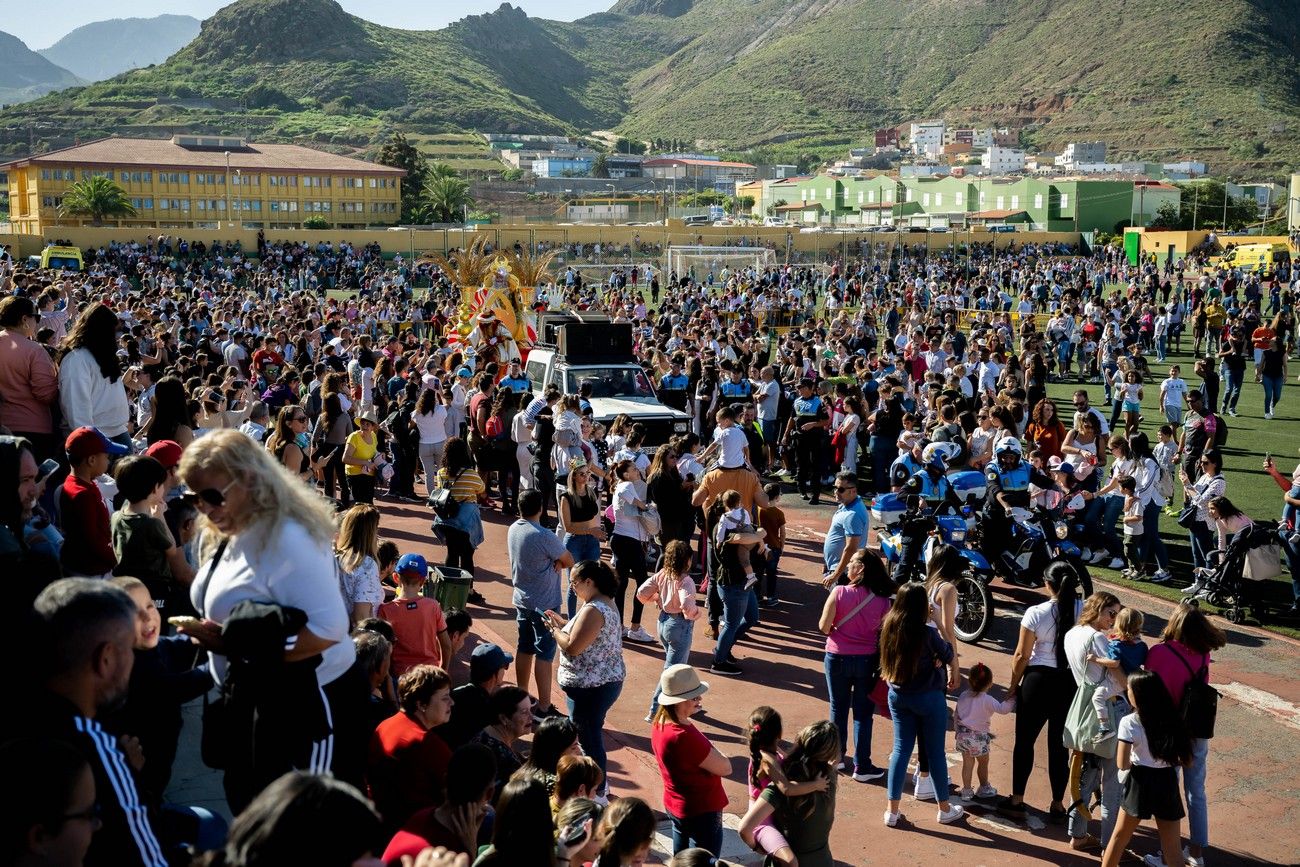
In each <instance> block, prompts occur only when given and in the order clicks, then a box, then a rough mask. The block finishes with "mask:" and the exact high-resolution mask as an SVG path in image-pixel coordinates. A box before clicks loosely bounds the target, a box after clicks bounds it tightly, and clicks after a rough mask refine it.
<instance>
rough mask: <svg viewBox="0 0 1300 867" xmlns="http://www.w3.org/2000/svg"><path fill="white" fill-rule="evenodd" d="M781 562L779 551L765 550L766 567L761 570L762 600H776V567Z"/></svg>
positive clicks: (774, 549)
mask: <svg viewBox="0 0 1300 867" xmlns="http://www.w3.org/2000/svg"><path fill="white" fill-rule="evenodd" d="M780 562H781V549H780V548H768V549H767V566H766V567H764V569H763V584H762V587H763V598H764V599H775V598H776V567H777V564H778V563H780Z"/></svg>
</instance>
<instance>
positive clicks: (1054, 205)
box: [763, 175, 1179, 232]
mask: <svg viewBox="0 0 1300 867" xmlns="http://www.w3.org/2000/svg"><path fill="white" fill-rule="evenodd" d="M765 184H766V186H765V195H764V197H763V198H764V200H765V201H767V202H768V203H771V204H774V205H775V208H774V211H775V212H776V213H778V214H780V215H782V216H785V217H786V218H787V219H789V220H790V221H791V222H796V223H807V224H821V225H864V226H888V225H900V224H901V225H905V226H925V227H931V226H949V227H954V228H964V227H967V226H974V225H989V224H994V223H1016V224H1023V225H1025V226H1027V227H1028V228H1030V229H1032V230H1036V231H1046V232H1074V231H1078V232H1089V231H1106V232H1113V231H1115V228H1116V226H1117V225H1121V224H1128V223H1129V222H1131V221H1133V222H1137V223H1140V224H1145V223H1147V222H1149V221H1150V219H1151V218H1152V217H1153V216H1154V215H1155V213H1156V210H1157V209H1158V207H1159V205H1160V204H1161V203H1162V202H1165V201H1172V202H1173V204H1174V205H1177V204H1178V195H1179V194H1178V191H1177V189H1176V188H1174V187H1171V186H1169V185H1167V184H1157V183H1146V184H1142V183H1137V184H1135V182H1134V181H1131V180H1111V179H1104V178H1098V179H1092V178H1070V179H1050V178H1037V177H1005V178H985V177H974V176H967V177H952V176H949V175H935V176H931V177H915V178H901V179H899V178H892V177H888V176H885V175H877V176H873V177H836V176H832V175H816V176H813V177H805V178H790V179H786V180H781V181H772V182H765ZM1139 196H1140V198H1141V204H1139Z"/></svg>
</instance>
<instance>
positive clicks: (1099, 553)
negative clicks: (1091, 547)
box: [1088, 548, 1110, 566]
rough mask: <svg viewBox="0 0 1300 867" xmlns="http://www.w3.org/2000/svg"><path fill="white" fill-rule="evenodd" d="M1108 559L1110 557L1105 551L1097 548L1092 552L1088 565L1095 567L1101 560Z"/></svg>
mask: <svg viewBox="0 0 1300 867" xmlns="http://www.w3.org/2000/svg"><path fill="white" fill-rule="evenodd" d="M1109 559H1110V555H1109V554H1107V553H1106V549H1105V548H1098V549H1097V550H1096V551H1093V552H1092V559H1091V560H1089V561H1088V563H1089V564H1091V565H1093V566H1096V565H1097V564H1099V563H1101V562H1102V561H1103V560H1109Z"/></svg>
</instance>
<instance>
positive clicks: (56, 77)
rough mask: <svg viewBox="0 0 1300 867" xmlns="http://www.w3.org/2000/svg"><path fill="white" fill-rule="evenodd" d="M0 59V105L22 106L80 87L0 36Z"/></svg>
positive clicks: (68, 74)
mask: <svg viewBox="0 0 1300 867" xmlns="http://www.w3.org/2000/svg"><path fill="white" fill-rule="evenodd" d="M0 57H3V58H4V61H3V62H0V105H6V104H13V103H18V102H26V101H27V100H29V99H36V98H37V97H38V96H40V95H41V94H45V93H49V92H50V91H52V90H60V89H62V88H65V87H72V86H74V85H77V84H82V83H83V82H82V80H81V79H80V78H77V76H75V75H73V74H72V73H71V72H69V71H68V70H66V69H63V68H62V67H59V66H56V65H55V64H53V63H51V62H50V61H48V60H46V59H45V58H44V57H41V55H39V54H37V53H36V52H35V51H32V50H31V49H30V48H28V47H27V46H26V45H25V44H24V43H23V41H22V40H21V39H19V38H18V37H17V36H11V35H9V34H8V33H0Z"/></svg>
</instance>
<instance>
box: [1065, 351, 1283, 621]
mask: <svg viewBox="0 0 1300 867" xmlns="http://www.w3.org/2000/svg"><path fill="white" fill-rule="evenodd" d="M1190 343H1191V341H1190V338H1187V337H1184V340H1183V349H1184V353H1182V354H1175V355H1170V356H1169V360H1168V363H1166V364H1159V363H1157V362H1156V361H1155V359H1154V357H1152V358H1151V359H1150V366H1151V375H1152V382H1150V383H1148V384H1147V385H1146V386H1145V387H1144V389H1143V391H1144V399H1143V401H1142V414H1143V418H1144V419H1145V420H1144V422H1143V424H1142V431H1143V432H1144V433H1146V434H1147V436H1149V437H1150V438H1151V442H1152V443H1153V444H1154V443H1155V442H1156V432H1157V431H1158V430H1159V428H1160V425H1161V424H1163V423H1164V413H1163V412H1161V410H1160V406H1159V402H1160V380H1161V379H1164V378H1165V376H1166V375H1167V374H1168V371H1169V365H1170V364H1178V365H1180V367H1181V371H1180V373H1181V375H1182V378H1183V379H1185V380H1187V383H1188V385H1189V386H1190V387H1191V388H1196V387H1198V385H1199V380H1198V379H1197V378H1196V376H1195V374H1194V373H1192V364H1193V361H1194V359H1193V358H1192V356H1191V355H1190V354H1187V352H1186V350H1188V349H1189V348H1190ZM1297 372H1300V364H1292V365H1291V368H1290V373H1291V375H1290V376H1289V377H1288V380H1287V383H1286V385H1285V387H1284V388H1283V392H1282V400H1281V402H1280V403H1279V405H1278V408H1277V410H1276V411H1275V413H1274V416H1273V419H1272V420H1270V421H1266V420H1265V419H1264V392H1263V386H1261V385H1260V384H1259V383H1256V382H1255V381H1254V374H1253V371H1252V369H1251V368H1250V367H1249V366H1248V367H1247V370H1246V377H1245V383H1244V385H1243V386H1242V390H1241V400H1240V402H1239V403H1238V404H1237V412H1238V414H1239V415H1238V417H1237V418H1231V417H1226V418H1225V421H1226V422H1227V423H1228V428H1229V434H1228V443H1227V445H1226V446H1224V448H1223V450H1222V451H1223V456H1224V477H1225V479H1226V480H1227V490H1226V492H1225V494H1226V496H1227V497H1228V499H1230V500H1232V502H1233V503H1234V504H1235V505H1236V506H1237V507H1238V508H1240V509H1241V510H1242V511H1244V512H1245V513H1246V514H1248V515H1250V516H1251V517H1252V518H1258V519H1269V520H1277V518H1278V517H1279V515H1280V514H1281V509H1282V491H1281V490H1280V489H1279V488H1278V486H1277V483H1276V482H1274V481H1273V479H1272V478H1271V477H1270V476H1269V475H1268V474H1267V473H1265V472H1264V471H1263V469H1262V464H1263V460H1264V455H1265V454H1267V453H1272V455H1273V460H1274V462H1275V464H1276V465H1277V467H1278V469H1279V471H1281V473H1282V474H1283V475H1285V476H1290V474H1291V471H1292V470H1293V469H1294V468H1295V466H1296V463H1297V462H1300V454H1298V453H1297V446H1300V386H1297V384H1296V381H1295V375H1296V373H1297ZM1076 388H1085V389H1086V390H1087V392H1088V396H1089V402H1090V403H1091V404H1092V405H1093V406H1095V407H1098V408H1099V409H1102V410H1103V411H1105V412H1107V420H1108V421H1109V408H1108V407H1106V406H1105V404H1104V403H1103V400H1102V398H1103V397H1104V391H1103V389H1102V386H1100V385H1084V386H1077V385H1074V384H1071V383H1053V384H1051V385H1049V386H1048V389H1047V392H1048V396H1049V397H1051V398H1053V399H1054V400H1055V401H1056V404H1057V407H1058V408H1059V409H1060V410H1061V413H1062V417H1063V418H1068V417H1069V414H1070V413H1069V412H1068V410H1069V408H1070V398H1071V396H1072V395H1073V393H1074V391H1075V389H1076ZM1222 399H1223V398H1222V396H1220V398H1219V400H1220V403H1221V402H1222ZM1122 425H1123V422H1122V421H1121V429H1122ZM1175 501H1176V502H1177V503H1181V489H1180V487H1179V486H1178V485H1177V484H1175ZM1160 534H1161V538H1162V539H1163V540H1164V542H1165V545H1166V547H1167V548H1168V549H1169V556H1170V559H1171V560H1172V561H1173V563H1174V567H1173V571H1174V575H1175V579H1174V581H1173V582H1171V584H1172V586H1170V587H1161V586H1159V585H1156V584H1150V583H1146V582H1141V583H1134V582H1130V581H1125V580H1124V579H1122V578H1120V577H1119V573H1118V572H1115V571H1112V570H1108V569H1102V570H1098V574H1099V575H1100V576H1102V577H1104V578H1106V580H1108V581H1114V582H1115V583H1117V584H1121V585H1124V586H1128V587H1135V588H1139V589H1141V590H1144V591H1146V592H1149V593H1154V594H1156V595H1158V596H1162V597H1165V598H1167V599H1178V598H1180V594H1179V592H1178V590H1179V589H1180V588H1182V587H1183V586H1185V585H1186V583H1187V581H1185V580H1183V579H1184V576H1187V575H1189V574H1190V563H1191V549H1190V547H1189V545H1188V537H1187V531H1186V530H1184V529H1183V528H1182V527H1180V526H1178V523H1177V521H1175V520H1174V519H1173V518H1171V517H1167V516H1162V517H1161V519H1160ZM1267 596H1268V598H1270V599H1272V600H1274V601H1276V602H1277V603H1280V604H1283V605H1289V604H1290V601H1291V599H1292V594H1291V581H1290V578H1289V577H1282V578H1278V579H1276V580H1274V581H1270V582H1268V587H1267ZM1252 622H1254V621H1252ZM1265 625H1267V626H1269V627H1270V628H1276V629H1277V630H1278V631H1280V632H1283V633H1285V634H1288V635H1291V636H1293V637H1300V629H1298V628H1296V627H1297V626H1300V624H1296V623H1293V622H1290V621H1283V622H1282V623H1281V624H1278V623H1267V624H1265Z"/></svg>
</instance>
